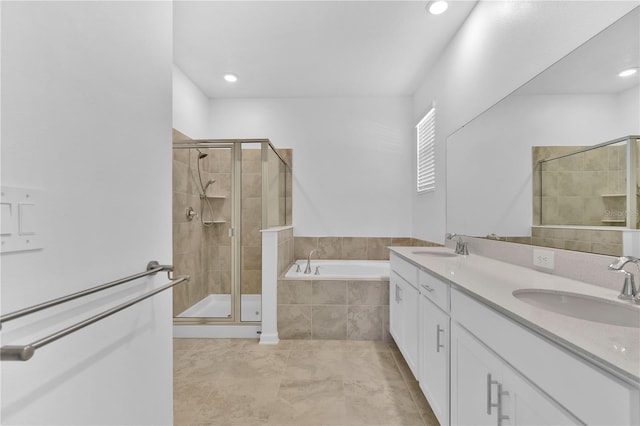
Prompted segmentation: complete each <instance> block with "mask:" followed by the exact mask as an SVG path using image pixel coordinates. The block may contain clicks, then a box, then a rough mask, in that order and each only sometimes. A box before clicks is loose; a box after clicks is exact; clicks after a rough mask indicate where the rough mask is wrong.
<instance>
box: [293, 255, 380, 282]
mask: <svg viewBox="0 0 640 426" xmlns="http://www.w3.org/2000/svg"><path fill="white" fill-rule="evenodd" d="M296 264H297V265H300V272H296V269H297V268H296ZM306 266H307V261H306V260H297V261H296V263H294V264H293V266H292V267H291V268H289V270H288V271H287V273H286V274H285V275H284V278H285V279H293V280H301V279H302V280H388V279H389V261H387V260H315V259H312V260H311V273H310V274H305V273H304V270H305V267H306ZM316 268H318V272H319V274H318V275H316V274H315V272H316Z"/></svg>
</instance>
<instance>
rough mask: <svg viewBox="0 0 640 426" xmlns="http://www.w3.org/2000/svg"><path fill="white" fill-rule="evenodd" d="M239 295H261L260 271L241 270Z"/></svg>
mask: <svg viewBox="0 0 640 426" xmlns="http://www.w3.org/2000/svg"><path fill="white" fill-rule="evenodd" d="M240 293H241V294H262V271H261V270H259V269H258V270H243V271H242V276H241V284H240Z"/></svg>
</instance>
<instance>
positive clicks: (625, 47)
mask: <svg viewBox="0 0 640 426" xmlns="http://www.w3.org/2000/svg"><path fill="white" fill-rule="evenodd" d="M639 66H640V7H637V8H635V9H633V10H632V11H631V12H629V13H628V14H627V15H626V16H624V17H623V18H621V19H619V20H618V21H617V22H615V23H613V24H612V25H611V26H609V27H608V28H606V29H605V30H603V31H602V32H600V33H599V34H597V35H596V36H594V37H593V38H592V39H591V40H589V41H587V42H586V43H584V44H583V45H582V46H580V47H578V48H577V49H576V50H574V51H573V52H571V53H570V54H568V55H567V56H565V57H564V58H562V59H561V60H559V61H558V62H556V63H555V64H553V65H552V66H550V67H549V68H547V69H546V70H545V71H543V72H542V73H541V74H539V75H538V76H537V77H535V78H534V79H532V80H531V81H530V82H528V83H527V84H526V85H524V86H522V87H521V88H520V89H518V92H517V93H518V94H520V95H527V94H528V95H531V94H562V93H620V92H622V91H625V90H628V89H630V88H632V87H635V86H638V84H639V83H640V73H637V74H635V75H633V76H631V77H626V78H621V77H619V76H618V73H619V72H620V71H622V70H625V69H627V68H632V67H639Z"/></svg>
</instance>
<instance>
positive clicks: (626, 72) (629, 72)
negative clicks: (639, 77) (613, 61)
mask: <svg viewBox="0 0 640 426" xmlns="http://www.w3.org/2000/svg"><path fill="white" fill-rule="evenodd" d="M637 72H638V68H629V69H626V70H624V71H622V72H620V74H618V75H619V76H620V77H629V76H630V75H634V74H635V73H637Z"/></svg>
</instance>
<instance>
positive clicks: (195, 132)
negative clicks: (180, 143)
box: [173, 64, 209, 139]
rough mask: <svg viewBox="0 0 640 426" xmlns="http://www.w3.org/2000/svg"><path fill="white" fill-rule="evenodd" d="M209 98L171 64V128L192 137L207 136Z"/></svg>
mask: <svg viewBox="0 0 640 426" xmlns="http://www.w3.org/2000/svg"><path fill="white" fill-rule="evenodd" d="M208 120H209V98H208V97H207V96H206V95H205V94H204V93H203V92H202V90H200V88H199V87H198V86H196V85H195V83H194V82H193V81H191V79H190V78H189V77H188V76H187V75H186V74H185V73H184V72H183V71H182V70H181V69H180V68H178V67H177V66H176V65H175V64H174V65H173V128H174V129H176V130H178V131H180V132H181V133H182V134H184V135H187V136H189V137H190V138H192V139H204V138H207V137H208V134H207V129H208Z"/></svg>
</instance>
